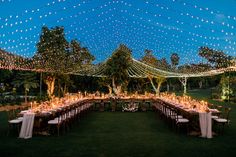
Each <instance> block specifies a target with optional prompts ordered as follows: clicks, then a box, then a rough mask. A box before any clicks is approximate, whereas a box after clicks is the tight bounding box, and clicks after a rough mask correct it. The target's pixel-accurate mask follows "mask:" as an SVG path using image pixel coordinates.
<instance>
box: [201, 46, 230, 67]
mask: <svg viewBox="0 0 236 157" xmlns="http://www.w3.org/2000/svg"><path fill="white" fill-rule="evenodd" d="M198 54H199V56H201V57H203V58H205V59H206V60H207V61H208V62H209V63H211V64H212V65H213V66H214V67H215V68H225V67H228V66H230V65H232V63H233V62H232V60H233V57H232V56H228V55H226V54H225V53H224V52H223V51H217V50H214V49H210V48H209V47H200V48H199V52H198Z"/></svg>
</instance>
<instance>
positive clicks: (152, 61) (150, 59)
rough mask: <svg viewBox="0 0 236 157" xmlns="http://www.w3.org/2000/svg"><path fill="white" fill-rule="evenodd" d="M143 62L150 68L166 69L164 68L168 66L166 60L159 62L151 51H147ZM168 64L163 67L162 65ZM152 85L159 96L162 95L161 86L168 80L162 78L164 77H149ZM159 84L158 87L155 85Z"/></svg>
mask: <svg viewBox="0 0 236 157" xmlns="http://www.w3.org/2000/svg"><path fill="white" fill-rule="evenodd" d="M141 61H142V62H144V63H146V64H148V65H150V66H153V67H155V68H160V67H162V68H163V67H164V66H167V64H168V63H167V62H166V60H165V59H162V60H161V61H159V60H158V59H157V58H156V57H155V56H154V55H153V54H152V51H151V50H147V49H146V50H145V55H144V56H143V57H142V59H141ZM162 62H163V63H164V62H165V63H166V65H164V66H162V65H161V63H162ZM147 77H148V79H149V81H150V83H151V85H152V88H153V89H154V91H155V93H156V94H157V95H159V94H160V88H161V85H162V83H163V82H165V81H166V78H165V77H162V76H157V77H152V76H150V75H149V76H147ZM155 81H156V82H157V87H156V85H155V83H154V82H155Z"/></svg>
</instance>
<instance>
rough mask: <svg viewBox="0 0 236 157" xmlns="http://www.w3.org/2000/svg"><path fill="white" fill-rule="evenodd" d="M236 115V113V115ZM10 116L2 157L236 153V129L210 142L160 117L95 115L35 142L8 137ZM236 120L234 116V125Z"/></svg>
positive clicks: (1, 116)
mask: <svg viewBox="0 0 236 157" xmlns="http://www.w3.org/2000/svg"><path fill="white" fill-rule="evenodd" d="M233 111H235V110H233ZM233 115H236V114H233ZM6 118H7V117H6V113H1V114H0V119H1V121H0V122H1V124H0V131H1V137H0V154H1V156H8V157H10V156H14V157H17V156H22V157H23V156H34V157H37V156H44V157H48V156H51V157H53V156H57V157H59V156H60V157H74V156H90V157H93V156H98V157H106V156H113V157H115V156H117V157H118V156H119V157H120V156H123V157H125V156H127V157H128V156H136V157H141V156H175V157H178V156H181V157H184V156H192V157H193V156H201V157H204V156H224V155H227V156H228V155H230V154H231V155H232V154H234V152H235V148H236V142H235V141H236V140H235V139H236V136H235V131H236V126H232V125H235V124H233V123H232V125H231V126H230V127H229V128H226V131H225V133H224V135H223V136H217V137H215V138H213V139H210V140H209V139H204V138H199V137H194V136H189V135H188V136H186V134H179V133H176V132H175V131H173V129H171V128H170V127H169V126H168V125H167V124H166V123H165V121H163V120H162V119H160V117H159V116H158V114H157V113H155V112H152V111H148V112H135V113H131V112H94V111H91V112H90V113H88V114H87V115H85V116H84V117H82V119H81V120H80V122H79V123H78V124H77V125H74V126H73V127H72V128H71V130H69V131H68V132H66V133H65V134H62V135H60V136H59V137H57V136H48V137H45V136H35V137H33V138H32V139H30V140H25V139H19V138H16V136H14V135H12V136H8V137H6V134H5V132H6V131H7V123H6V121H7V119H6ZM234 119H236V117H232V120H234Z"/></svg>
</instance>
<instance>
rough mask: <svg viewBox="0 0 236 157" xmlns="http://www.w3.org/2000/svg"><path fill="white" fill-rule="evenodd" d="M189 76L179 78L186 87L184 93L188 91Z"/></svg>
mask: <svg viewBox="0 0 236 157" xmlns="http://www.w3.org/2000/svg"><path fill="white" fill-rule="evenodd" d="M187 80H188V78H187V77H183V78H179V81H180V82H181V83H182V85H183V87H184V95H185V94H186V93H187Z"/></svg>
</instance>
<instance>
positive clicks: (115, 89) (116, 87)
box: [112, 77, 121, 95]
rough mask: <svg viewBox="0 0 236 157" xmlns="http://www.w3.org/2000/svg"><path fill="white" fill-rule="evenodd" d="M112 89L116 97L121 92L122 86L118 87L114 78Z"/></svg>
mask: <svg viewBox="0 0 236 157" xmlns="http://www.w3.org/2000/svg"><path fill="white" fill-rule="evenodd" d="M112 89H113V91H114V93H115V95H118V94H120V92H121V86H116V84H115V78H114V77H112Z"/></svg>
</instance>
